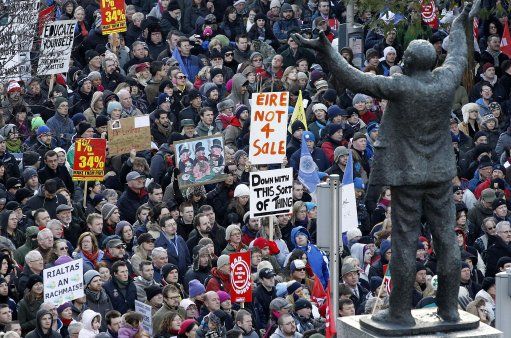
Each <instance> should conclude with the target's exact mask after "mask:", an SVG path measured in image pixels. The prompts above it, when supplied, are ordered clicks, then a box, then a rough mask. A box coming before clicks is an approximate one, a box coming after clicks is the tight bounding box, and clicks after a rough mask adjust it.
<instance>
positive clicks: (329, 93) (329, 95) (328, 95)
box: [323, 88, 337, 102]
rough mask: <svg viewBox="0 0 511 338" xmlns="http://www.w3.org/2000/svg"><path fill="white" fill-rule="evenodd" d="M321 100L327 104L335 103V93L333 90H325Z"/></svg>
mask: <svg viewBox="0 0 511 338" xmlns="http://www.w3.org/2000/svg"><path fill="white" fill-rule="evenodd" d="M323 99H324V100H326V101H328V102H335V101H336V100H337V92H336V91H335V89H331V88H330V89H327V90H326V91H325V92H324V93H323Z"/></svg>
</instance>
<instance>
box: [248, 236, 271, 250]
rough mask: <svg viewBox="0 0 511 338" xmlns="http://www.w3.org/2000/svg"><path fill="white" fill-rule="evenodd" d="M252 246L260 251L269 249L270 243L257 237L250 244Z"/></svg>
mask: <svg viewBox="0 0 511 338" xmlns="http://www.w3.org/2000/svg"><path fill="white" fill-rule="evenodd" d="M252 245H253V246H254V247H256V248H259V249H261V250H262V249H264V248H266V247H269V246H270V242H269V241H268V240H267V239H266V238H263V237H257V238H256V239H254V242H252Z"/></svg>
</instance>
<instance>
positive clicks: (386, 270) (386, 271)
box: [383, 264, 392, 295]
mask: <svg viewBox="0 0 511 338" xmlns="http://www.w3.org/2000/svg"><path fill="white" fill-rule="evenodd" d="M383 284H384V285H385V289H387V293H388V294H389V295H390V292H391V291H392V277H391V275H390V267H389V265H388V264H384V265H383Z"/></svg>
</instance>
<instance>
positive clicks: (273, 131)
mask: <svg viewBox="0 0 511 338" xmlns="http://www.w3.org/2000/svg"><path fill="white" fill-rule="evenodd" d="M288 105H289V92H272V93H254V94H252V101H251V114H250V120H251V121H250V123H251V124H250V146H249V154H248V159H249V161H250V163H251V164H254V165H256V164H274V163H282V161H283V159H284V156H286V136H287V118H288V115H287V110H288Z"/></svg>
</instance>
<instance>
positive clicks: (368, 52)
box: [366, 48, 380, 60]
mask: <svg viewBox="0 0 511 338" xmlns="http://www.w3.org/2000/svg"><path fill="white" fill-rule="evenodd" d="M372 58H380V55H378V51H377V50H376V49H374V48H369V49H368V50H366V60H371V59H372Z"/></svg>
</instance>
